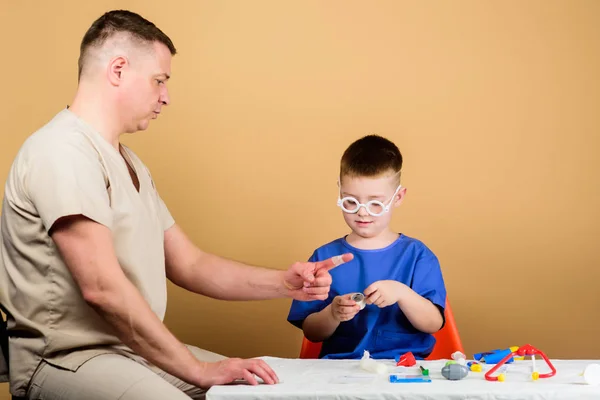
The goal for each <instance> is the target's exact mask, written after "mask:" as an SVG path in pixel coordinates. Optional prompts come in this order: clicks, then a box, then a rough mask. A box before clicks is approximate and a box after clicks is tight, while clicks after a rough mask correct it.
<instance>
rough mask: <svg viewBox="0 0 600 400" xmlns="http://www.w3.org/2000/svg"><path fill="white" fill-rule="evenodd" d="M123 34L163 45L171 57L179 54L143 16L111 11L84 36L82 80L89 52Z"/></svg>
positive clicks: (80, 60) (80, 70)
mask: <svg viewBox="0 0 600 400" xmlns="http://www.w3.org/2000/svg"><path fill="white" fill-rule="evenodd" d="M121 32H123V33H128V34H130V35H131V37H132V38H133V39H136V40H139V41H140V42H142V43H149V44H150V43H153V42H159V43H162V44H164V45H165V46H167V47H168V48H169V51H170V52H171V55H175V54H176V53H177V50H176V49H175V46H174V45H173V42H172V41H171V39H170V38H169V37H168V36H167V35H165V34H164V32H163V31H161V30H160V29H158V27H157V26H156V25H154V24H153V23H152V22H150V21H148V20H147V19H145V18H143V17H142V16H141V15H139V14H136V13H134V12H131V11H127V10H113V11H109V12H107V13H105V14H104V15H102V16H101V17H100V18H98V19H97V20H96V21H94V23H93V24H92V26H90V28H89V29H88V30H87V32H86V33H85V35H84V36H83V40H82V41H81V46H80V50H79V77H80V78H81V73H82V72H83V68H84V65H85V62H86V56H87V53H88V50H89V49H90V48H92V47H100V46H102V45H103V44H104V42H106V40H107V39H108V38H110V37H111V36H113V35H114V34H116V33H121Z"/></svg>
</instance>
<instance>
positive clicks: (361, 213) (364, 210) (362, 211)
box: [357, 207, 369, 217]
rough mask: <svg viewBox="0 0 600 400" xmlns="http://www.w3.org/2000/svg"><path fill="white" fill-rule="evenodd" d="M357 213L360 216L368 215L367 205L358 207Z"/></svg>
mask: <svg viewBox="0 0 600 400" xmlns="http://www.w3.org/2000/svg"><path fill="white" fill-rule="evenodd" d="M357 214H358V215H359V216H361V217H366V216H367V215H369V213H368V212H367V207H361V208H359V210H358V213H357Z"/></svg>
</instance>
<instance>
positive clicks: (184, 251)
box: [165, 224, 287, 300]
mask: <svg viewBox="0 0 600 400" xmlns="http://www.w3.org/2000/svg"><path fill="white" fill-rule="evenodd" d="M165 259H166V268H167V277H168V278H169V279H170V280H171V281H172V282H173V283H175V284H176V285H177V286H180V287H182V288H184V289H187V290H189V291H192V292H195V293H199V294H202V295H204V296H208V297H212V298H214V299H221V300H259V299H272V298H278V297H283V296H285V295H286V293H287V288H286V287H285V285H284V283H283V271H280V270H275V269H267V268H260V267H253V266H249V265H245V264H242V263H239V262H237V261H232V260H228V259H225V258H222V257H219V256H216V255H214V254H210V253H206V252H203V251H202V250H200V249H199V248H197V247H196V246H195V245H194V244H193V243H192V242H191V241H190V240H189V238H188V237H187V235H185V233H184V232H183V231H182V230H181V228H180V227H179V226H178V225H177V224H175V225H173V226H172V227H171V228H169V229H167V231H165Z"/></svg>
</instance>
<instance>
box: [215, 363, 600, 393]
mask: <svg viewBox="0 0 600 400" xmlns="http://www.w3.org/2000/svg"><path fill="white" fill-rule="evenodd" d="M261 358H262V359H263V360H265V361H266V362H267V363H268V364H269V365H270V366H271V368H273V370H274V371H275V372H276V373H277V375H278V376H279V378H280V380H281V382H280V383H279V384H276V385H264V384H261V385H258V386H251V385H247V384H232V385H221V386H214V387H212V388H211V389H210V390H209V391H208V393H207V400H221V399H245V400H249V399H298V400H300V399H319V400H323V399H336V400H342V399H348V400H350V399H369V400H379V399H427V400H431V399H485V400H492V399H502V400H509V399H520V400H523V399H557V400H558V399H561V400H566V399H579V400H584V399H600V386H590V385H586V384H585V383H584V381H583V378H582V377H581V376H580V375H581V373H582V372H583V370H584V368H585V367H586V366H587V365H588V364H591V363H599V364H600V360H551V361H552V363H553V365H554V367H555V368H556V370H557V373H556V375H555V376H553V377H551V378H542V379H539V380H537V381H532V379H531V372H532V363H531V360H530V359H529V360H523V361H515V362H513V363H511V364H508V369H507V370H506V371H505V376H506V380H505V381H504V382H490V381H486V380H485V378H484V376H483V375H484V373H485V372H486V371H487V370H488V369H490V368H492V366H491V365H485V364H482V367H483V372H470V373H469V375H468V376H467V377H466V378H465V379H462V380H459V381H449V380H447V379H445V378H444V377H443V376H442V374H441V369H442V367H443V366H444V365H445V362H446V361H445V360H440V361H423V362H419V361H418V362H417V366H415V367H396V366H395V362H394V361H393V360H383V361H382V362H384V363H385V364H386V365H388V366H389V370H390V373H400V374H407V375H415V374H420V370H419V369H418V365H423V367H424V368H428V369H429V374H430V377H431V379H432V382H430V383H390V382H389V374H385V375H376V374H373V373H369V372H367V371H364V370H362V369H361V368H360V363H359V361H358V360H356V361H355V360H301V359H284V358H274V357H261ZM536 367H537V370H538V371H539V372H540V373H544V372H547V371H549V369H548V368H547V366H546V364H545V363H544V361H543V360H540V359H536ZM495 375H496V374H495Z"/></svg>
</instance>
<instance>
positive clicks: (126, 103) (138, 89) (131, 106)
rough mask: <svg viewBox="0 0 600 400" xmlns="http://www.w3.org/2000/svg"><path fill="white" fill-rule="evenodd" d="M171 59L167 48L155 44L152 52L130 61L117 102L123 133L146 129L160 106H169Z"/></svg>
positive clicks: (159, 110)
mask: <svg viewBox="0 0 600 400" xmlns="http://www.w3.org/2000/svg"><path fill="white" fill-rule="evenodd" d="M171 58H172V57H171V53H170V51H169V49H168V48H167V47H166V46H165V45H163V44H162V43H159V42H155V43H154V44H153V51H146V52H144V53H143V54H140V55H137V56H136V57H134V58H133V59H132V60H130V67H129V71H128V79H127V80H126V82H125V84H124V85H123V88H122V97H121V100H122V101H121V102H120V103H121V115H122V118H123V120H124V121H123V123H124V126H125V132H127V133H133V132H136V131H143V130H145V129H147V128H148V125H149V124H150V120H152V119H156V118H158V115H159V114H160V112H161V110H162V107H163V106H166V105H168V104H169V103H170V99H169V92H168V89H167V81H168V80H169V78H170V76H171Z"/></svg>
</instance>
